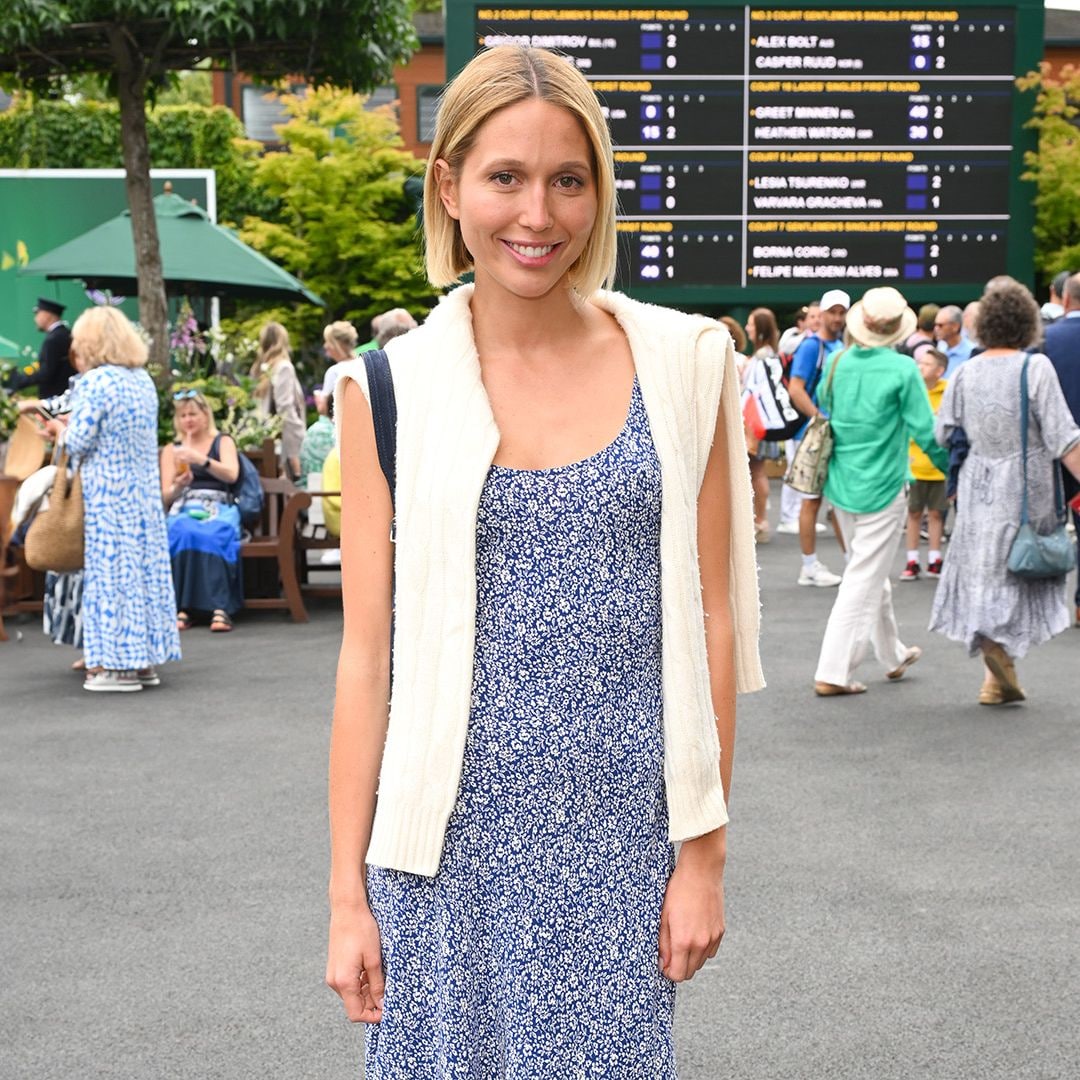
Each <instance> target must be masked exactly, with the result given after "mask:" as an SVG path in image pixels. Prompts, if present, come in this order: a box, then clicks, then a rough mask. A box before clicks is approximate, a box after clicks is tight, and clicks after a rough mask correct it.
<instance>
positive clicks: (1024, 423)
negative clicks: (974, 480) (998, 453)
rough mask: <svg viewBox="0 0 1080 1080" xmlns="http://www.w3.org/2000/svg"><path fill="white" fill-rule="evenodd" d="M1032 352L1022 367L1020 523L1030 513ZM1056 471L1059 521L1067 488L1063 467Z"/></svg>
mask: <svg viewBox="0 0 1080 1080" xmlns="http://www.w3.org/2000/svg"><path fill="white" fill-rule="evenodd" d="M1031 356H1032V354H1031V352H1025V353H1024V366H1023V367H1022V368H1021V369H1020V460H1021V461H1022V462H1023V466H1024V494H1023V496H1022V501H1021V503H1020V524H1021V525H1026V524H1027V523H1028V521H1029V520H1030V518H1029V513H1028V454H1027V451H1028V405H1029V401H1030V397H1029V394H1028V363H1029V362H1030V361H1031ZM1053 473H1054V511H1055V512H1056V514H1057V520H1058V522H1059V523H1061V524H1064V522H1065V488H1064V485H1063V483H1062V480H1061V469H1059V468H1058V467H1057V466H1056V465H1055V466H1054V467H1053Z"/></svg>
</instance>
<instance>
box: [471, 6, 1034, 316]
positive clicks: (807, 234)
mask: <svg viewBox="0 0 1080 1080" xmlns="http://www.w3.org/2000/svg"><path fill="white" fill-rule="evenodd" d="M455 11H456V15H455ZM1019 14H1024V15H1025V16H1026V18H1025V20H1024V21H1025V27H1020V26H1019V25H1018V24H1019V22H1020V21H1021V20H1020V19H1019V18H1018V15H1019ZM450 18H451V19H452V20H453V19H455V18H456V19H462V18H467V19H468V22H469V26H468V32H469V44H470V45H471V51H469V53H468V54H467V55H464V56H460V57H455V56H451V61H452V67H451V71H453V70H456V68H458V67H460V66H462V65H463V63H464V62H466V61H467V59H468V57H469V56H471V55H472V54H473V53H474V52H476V51H477V50H479V49H483V48H496V47H499V46H501V45H508V44H524V45H532V46H537V47H541V48H549V49H553V50H556V51H557V52H559V53H561V54H563V55H565V56H566V57H567V58H568V62H571V63H573V64H575V65H576V67H577V68H578V70H580V71H581V72H582V74H583V75H584V76H585V77H586V78H587V79H588V80H589V82H590V84H591V85H592V88H593V90H594V91H595V92H596V94H597V97H598V99H599V101H600V104H601V107H602V109H603V112H604V114H605V116H606V117H607V120H608V124H609V126H610V130H611V135H612V141H613V144H614V147H615V164H616V177H617V180H616V183H617V187H618V194H619V221H618V230H619V240H620V257H619V276H620V281H619V284H620V286H621V287H623V288H627V289H629V290H630V291H632V292H634V293H636V294H638V295H643V296H650V295H653V296H656V297H657V298H658V299H660V298H663V299H668V298H670V297H672V296H673V295H674V294H675V293H677V292H682V293H687V292H689V293H690V294H691V295H692V296H693V297H694V298H696V299H699V300H709V299H715V300H718V301H722V300H731V299H735V298H737V297H738V298H740V299H741V298H742V297H739V294H740V293H742V292H743V290H747V289H749V290H752V291H753V292H754V293H755V294H769V295H772V296H774V297H776V298H783V297H786V296H791V297H796V296H798V297H809V296H813V295H815V294H818V293H820V292H822V291H823V290H824V289H826V288H828V287H830V286H836V285H843V286H847V287H849V288H851V289H853V290H855V291H858V292H861V291H863V290H864V289H866V288H869V287H870V286H872V285H877V284H894V285H896V286H897V287H899V288H900V289H901V290H903V291H904V292H905V294H907V295H909V296H910V297H911V298H913V299H918V297H919V294H920V293H921V294H923V295H925V296H926V297H930V296H934V297H945V298H947V297H949V296H950V295H952V296H959V295H961V294H964V295H967V294H969V293H970V294H973V295H974V294H977V292H978V291H979V289H980V288H981V284H982V283H983V282H985V281H986V279H987V278H988V277H990V276H991V275H993V274H997V273H1014V274H1015V275H1016V276H1018V277H1020V278H1021V280H1028V281H1030V278H1031V276H1032V271H1031V266H1030V262H1031V211H1030V206H1029V205H1028V204H1029V203H1030V198H1031V194H1030V192H1027V191H1025V190H1024V186H1023V185H1021V184H1020V182H1019V174H1020V172H1022V169H1023V163H1022V155H1023V150H1024V149H1026V148H1027V147H1028V146H1029V145H1030V138H1029V137H1028V134H1027V133H1026V132H1024V131H1023V127H1022V124H1023V121H1024V119H1026V113H1025V108H1029V106H1026V103H1023V102H1021V100H1020V96H1019V93H1018V91H1017V90H1016V89H1015V86H1014V80H1015V76H1016V75H1017V74H1018V73H1020V71H1021V70H1027V69H1028V67H1029V66H1034V63H1037V60H1038V55H1037V54H1036V57H1035V61H1034V62H1033V63H1031V64H1028V65H1025V64H1021V63H1020V62H1019V61H1020V60H1021V59H1024V58H1025V57H1024V56H1023V55H1022V54H1024V53H1026V52H1030V48H1028V49H1021V48H1019V47H1018V45H1019V44H1020V43H1021V39H1024V40H1025V41H1026V40H1027V39H1029V38H1030V37H1031V30H1032V27H1033V26H1034V23H1033V22H1032V20H1033V19H1036V18H1037V19H1038V20H1039V21H1038V26H1037V35H1038V37H1040V38H1041V7H1039V8H1038V9H1034V8H1033V9H1031V10H1030V12H1027V11H1024V9H1022V8H1018V7H1016V6H971V7H967V6H958V7H951V8H942V9H930V8H927V9H900V8H886V7H880V8H867V7H860V8H846V7H836V8H828V9H814V10H810V9H802V8H800V9H795V8H774V7H743V6H739V7H736V6H728V5H725V4H713V5H709V6H705V5H702V6H695V7H690V8H678V9H674V8H673V9H639V8H615V7H611V8H603V7H601V8H598V7H575V8H570V7H561V8H558V9H547V8H543V9H541V8H517V7H515V8H510V7H482V6H476V5H475V4H461V3H460V2H459V3H458V4H455V3H454V0H451V3H450ZM1025 30H1026V33H1025ZM458 40H459V41H461V42H462V43H464V40H465V38H464V34H460V35H459V37H458ZM1036 44H1038V42H1036ZM452 51H453V50H452ZM454 61H457V62H456V63H454ZM1021 114H1024V115H1021Z"/></svg>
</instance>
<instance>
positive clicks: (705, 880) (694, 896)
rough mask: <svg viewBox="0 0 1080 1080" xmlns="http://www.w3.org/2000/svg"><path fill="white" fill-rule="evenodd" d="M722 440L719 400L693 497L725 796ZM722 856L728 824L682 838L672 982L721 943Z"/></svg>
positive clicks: (728, 720) (728, 646)
mask: <svg viewBox="0 0 1080 1080" xmlns="http://www.w3.org/2000/svg"><path fill="white" fill-rule="evenodd" d="M729 371H730V368H729ZM727 441H728V440H727V432H726V430H725V428H724V419H723V405H721V407H720V412H719V413H718V415H717V420H716V435H715V437H714V438H713V444H712V449H711V451H710V452H709V461H708V464H707V466H706V469H705V478H704V480H703V481H702V484H701V491H700V492H699V494H698V561H699V566H700V572H701V595H702V603H703V606H704V609H705V645H706V649H707V650H708V659H709V686H710V688H711V691H712V706H713V713H714V714H715V716H716V732H717V735H718V737H719V740H720V760H719V761H718V762H717V768H718V769H719V770H720V779H721V782H722V783H723V786H724V797H725V798H730V795H731V766H732V758H733V755H734V752H735V631H734V625H733V622H732V617H731V595H730V575H731V569H730V567H731V488H730V474H729V471H728V445H727ZM726 857H727V827H726V826H721V827H720V828H719V829H714V830H713V831H712V832H709V833H705V835H703V836H698V837H695V838H694V839H693V840H685V841H683V844H682V847H681V849H680V850H679V858H678V862H677V863H676V865H675V872H674V873H673V874H672V876H671V880H670V881H669V882H668V888H667V895H666V896H665V897H664V908H663V911H662V913H661V917H660V966H661V969H662V970H663V972H664V974H665V975H667V977H668V978H669V979H672V980H674V981H675V982H681V981H683V980H684V979H689V978H690V977H691V976H693V975H694V973H695V972H696V971H698V969H699V968H701V967H702V966H703V965H704V963H705V961H706V960H708V959H709V958H710V957H713V956H715V955H716V951H717V949H719V948H720V939H721V938H722V937H723V936H724V884H723V881H724V862H725V859H726Z"/></svg>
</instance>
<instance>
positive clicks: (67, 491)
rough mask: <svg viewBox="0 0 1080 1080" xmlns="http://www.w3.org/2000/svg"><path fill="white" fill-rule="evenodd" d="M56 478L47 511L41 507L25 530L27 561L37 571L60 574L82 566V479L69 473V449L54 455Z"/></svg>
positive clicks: (77, 473) (61, 450)
mask: <svg viewBox="0 0 1080 1080" xmlns="http://www.w3.org/2000/svg"><path fill="white" fill-rule="evenodd" d="M55 464H56V479H55V480H54V481H53V487H52V491H50V492H49V506H48V509H47V510H39V511H38V513H37V516H36V517H35V518H34V521H33V524H31V526H30V528H29V529H28V530H27V533H26V552H25V554H26V562H27V565H29V566H31V567H32V568H33V569H34V570H54V571H56V572H57V573H59V574H66V573H70V572H71V571H72V570H81V569H82V565H83V497H82V478H81V477H80V476H79V471H78V469H76V470H75V475H74V476H72V477H70V478H69V477H68V474H67V451H66V450H64V449H63V448H62V447H60V448H59V449H58V450H57V452H56V455H55Z"/></svg>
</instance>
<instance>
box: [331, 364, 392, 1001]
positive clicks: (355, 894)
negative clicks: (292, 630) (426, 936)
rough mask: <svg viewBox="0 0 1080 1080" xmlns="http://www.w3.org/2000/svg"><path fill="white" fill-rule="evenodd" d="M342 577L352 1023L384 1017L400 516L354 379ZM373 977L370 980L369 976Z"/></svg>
mask: <svg viewBox="0 0 1080 1080" xmlns="http://www.w3.org/2000/svg"><path fill="white" fill-rule="evenodd" d="M341 406H342V407H341V414H340V416H339V418H338V423H339V424H340V425H341V451H340V453H341V581H342V598H343V603H344V609H345V627H344V633H343V634H342V640H341V655H340V656H339V658H338V671H337V697H336V700H335V702H334V722H333V728H332V731H331V738H330V946H329V953H328V958H327V965H326V981H327V983H328V984H329V985H330V986H331V987H332V988H333V989H334V990H335V991H337V993H338V994H340V995H341V998H342V1001H343V1002H344V1004H345V1012H346V1014H347V1015H348V1017H349V1019H350V1020H364V1021H368V1022H377V1021H378V1020H380V1019H381V1017H382V992H383V977H382V967H381V961H380V943H379V931H378V927H377V925H376V924H375V919H374V917H373V916H372V914H371V909H370V908H369V906H368V899H367V889H366V885H365V878H364V857H365V855H366V853H367V846H368V841H369V839H370V837H371V823H372V819H373V818H374V816H375V796H376V789H377V786H378V779H379V766H380V764H381V761H382V751H383V744H384V742H385V740H386V725H387V711H388V710H387V701H388V699H389V696H390V617H391V602H392V597H391V579H392V573H393V553H392V545H391V541H390V525H391V521H392V517H393V512H392V509H391V505H390V493H389V491H388V490H387V486H386V480H385V478H384V477H383V473H382V470H381V468H380V467H379V456H378V452H377V451H376V449H375V431H374V427H373V424H372V419H371V410H370V408H369V407H368V403H367V399H366V398H365V397H364V393H363V391H362V390H361V388H360V387H359V386H358V385H357V383H356V382H355V381H354V380H353V379H348V380H347V381H346V383H345V385H344V386H343V387H342V393H341ZM365 977H366V978H365Z"/></svg>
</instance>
